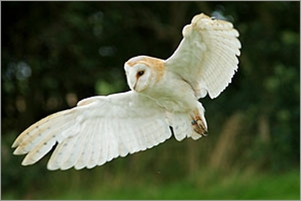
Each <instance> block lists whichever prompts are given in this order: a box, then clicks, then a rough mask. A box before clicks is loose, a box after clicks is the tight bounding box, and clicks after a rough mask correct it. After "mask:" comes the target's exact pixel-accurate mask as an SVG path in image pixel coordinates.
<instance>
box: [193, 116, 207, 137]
mask: <svg viewBox="0 0 301 201" xmlns="http://www.w3.org/2000/svg"><path fill="white" fill-rule="evenodd" d="M191 125H192V127H193V129H194V131H195V132H197V133H199V134H201V135H203V136H207V135H208V134H207V133H208V131H207V128H206V126H205V124H204V122H203V121H202V119H201V118H200V116H196V117H195V119H193V120H192V121H191Z"/></svg>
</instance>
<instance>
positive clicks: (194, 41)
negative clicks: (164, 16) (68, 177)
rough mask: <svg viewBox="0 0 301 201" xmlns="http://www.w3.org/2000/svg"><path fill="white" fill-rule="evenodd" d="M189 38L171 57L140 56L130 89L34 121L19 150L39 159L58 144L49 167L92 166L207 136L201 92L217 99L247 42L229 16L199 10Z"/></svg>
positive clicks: (133, 63)
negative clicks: (168, 142) (173, 141)
mask: <svg viewBox="0 0 301 201" xmlns="http://www.w3.org/2000/svg"><path fill="white" fill-rule="evenodd" d="M182 33H183V37H184V38H183V40H182V41H181V43H180V45H179V47H178V48H177V50H176V51H175V53H174V54H173V55H172V56H171V57H170V58H169V59H167V60H161V59H157V58H153V57H148V56H138V57H134V58H132V59H130V60H128V61H127V62H126V63H125V65H124V69H125V72H126V76H127V82H128V85H129V87H130V89H131V90H130V91H128V92H125V93H119V94H113V95H109V96H96V97H91V98H87V99H84V100H82V101H80V102H79V103H78V104H77V106H76V107H74V108H72V109H69V110H65V111H61V112H57V113H55V114H53V115H50V116H48V117H46V118H44V119H42V120H40V121H38V122H37V123H35V124H33V125H32V126H30V127H29V128H28V129H26V130H25V131H24V132H22V133H21V134H20V136H19V137H18V138H17V139H16V140H15V142H14V143H13V145H12V147H17V148H16V150H15V151H14V154H17V155H19V154H27V155H26V157H25V158H24V160H23V162H22V165H30V164H34V163H35V162H37V161H38V160H40V159H41V158H42V157H43V156H44V155H46V154H47V153H48V152H49V151H50V150H51V149H52V147H53V146H54V145H55V144H58V145H57V147H56V148H55V150H54V152H53V154H52V156H51V158H50V160H49V162H48V165H47V168H48V169H50V170H56V169H62V170H65V169H69V168H71V167H74V168H75V169H82V168H85V167H86V168H93V167H95V166H97V165H103V164H104V163H106V162H108V161H110V160H112V159H114V158H116V157H118V156H122V157H124V156H126V155H127V154H132V153H135V152H138V151H142V150H145V149H148V148H151V147H153V146H156V145H158V144H159V143H162V142H164V141H165V140H166V139H168V138H170V137H171V134H172V132H171V130H170V126H171V127H172V128H173V133H174V136H175V138H176V139H177V140H178V141H181V140H183V139H184V138H185V137H191V138H192V139H195V140H196V139H199V138H200V137H202V136H206V132H207V123H206V119H205V116H204V108H203V106H202V104H201V103H200V102H198V99H199V98H202V97H205V96H206V94H207V93H208V94H209V96H210V97H211V98H215V97H217V96H218V95H219V94H220V93H221V92H222V91H223V90H224V89H225V88H226V87H227V86H228V84H229V83H230V82H231V79H232V77H233V75H234V74H235V72H236V70H237V68H238V59H237V57H236V56H239V55H240V50H239V49H240V48H241V45H240V42H239V40H238V39H237V37H238V35H239V34H238V32H237V30H235V29H234V28H233V25H232V24H231V23H230V22H226V21H222V20H213V19H211V18H210V17H208V16H206V15H204V14H200V15H196V16H195V17H194V18H193V19H192V23H191V24H189V25H186V26H185V27H184V28H183V32H182Z"/></svg>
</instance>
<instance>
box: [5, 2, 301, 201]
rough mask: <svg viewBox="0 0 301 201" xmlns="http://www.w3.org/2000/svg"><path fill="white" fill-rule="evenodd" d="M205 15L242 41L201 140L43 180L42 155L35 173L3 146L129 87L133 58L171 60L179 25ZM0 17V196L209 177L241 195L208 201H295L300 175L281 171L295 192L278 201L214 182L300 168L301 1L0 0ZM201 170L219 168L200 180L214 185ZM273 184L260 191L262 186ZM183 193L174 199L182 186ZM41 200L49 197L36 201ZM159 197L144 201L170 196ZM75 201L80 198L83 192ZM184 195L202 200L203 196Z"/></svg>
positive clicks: (205, 101) (209, 107) (172, 142)
mask: <svg viewBox="0 0 301 201" xmlns="http://www.w3.org/2000/svg"><path fill="white" fill-rule="evenodd" d="M201 12H204V13H206V14H208V15H216V16H220V17H221V16H222V17H224V18H226V19H227V20H229V21H231V22H233V23H234V26H235V27H236V28H237V29H238V30H239V32H240V40H241V42H242V50H241V52H242V55H241V56H240V65H239V70H238V72H237V74H236V75H235V76H234V79H233V80H232V84H231V85H230V86H229V87H228V88H227V89H226V91H225V92H223V93H222V94H221V96H219V97H218V98H217V99H215V100H210V99H209V98H208V97H207V98H205V99H202V100H201V101H202V103H203V105H204V106H205V108H206V117H207V121H208V124H209V131H210V136H209V137H207V138H206V139H204V140H200V141H192V140H191V139H188V140H184V141H183V142H181V143H178V142H176V140H174V139H170V140H168V141H167V142H165V143H164V145H162V146H161V145H160V146H158V147H155V148H153V149H151V150H148V151H145V152H141V153H137V154H134V155H131V156H127V157H126V158H119V159H115V160H113V161H112V162H109V163H108V164H106V165H104V166H101V167H97V168H94V169H92V170H81V171H75V170H68V171H54V172H50V171H48V170H47V169H46V162H47V159H48V158H49V155H48V156H46V157H45V158H44V159H42V160H41V162H40V163H38V164H36V165H34V166H30V167H22V166H21V165H20V163H21V160H22V157H17V156H13V155H12V152H13V150H12V149H11V148H10V146H11V144H12V143H13V141H14V139H15V138H16V137H17V135H18V134H19V133H21V132H22V131H23V130H24V129H25V128H27V127H28V126H29V125H31V124H32V123H34V122H36V121H37V120H39V119H40V118H42V117H45V116H46V115H49V114H51V113H53V112H56V111H59V110H62V109H67V108H70V107H73V106H74V105H75V104H76V102H77V101H78V100H80V99H82V98H86V97H90V96H93V95H97V94H101V95H106V94H109V93H116V92H120V91H126V90H128V86H127V84H126V79H125V75H124V71H123V63H124V62H125V61H126V60H127V59H129V58H131V57H133V56H136V55H150V56H155V57H159V58H163V59H165V58H168V57H169V56H170V55H171V54H172V53H173V51H174V50H175V48H176V47H177V45H178V44H179V41H180V40H181V38H182V35H181V30H182V28H183V26H184V25H186V24H188V23H190V20H191V19H192V17H193V16H194V15H196V14H198V13H201ZM1 19H2V21H1V26H2V27H1V29H2V33H1V37H2V38H1V45H2V47H1V95H2V102H1V108H2V109H1V115H2V116H1V117H2V118H1V119H2V121H1V125H2V126H1V132H2V135H1V136H2V140H1V156H2V157H1V159H2V160H1V162H2V168H1V171H2V172H1V174H2V175H1V176H2V177H1V178H2V180H1V188H2V196H3V197H4V198H7V199H9V198H14V199H34V198H39V199H45V198H48V199H52V197H51V195H52V194H53V195H55V198H58V199H60V198H62V199H65V198H66V199H68V198H71V199H72V198H74V197H72V196H70V197H69V196H68V195H66V197H64V196H63V192H64V190H65V189H68V191H67V192H68V193H72V192H73V191H77V194H78V193H80V191H81V190H83V192H86V190H87V189H90V190H91V189H95V192H97V187H99V188H100V189H103V188H105V186H109V187H110V186H119V187H120V188H122V186H121V185H120V184H124V185H126V183H127V182H129V183H131V184H132V186H135V185H136V186H141V185H142V186H143V185H144V186H145V187H148V185H147V184H153V185H158V186H164V184H166V185H171V184H172V183H175V185H177V184H178V182H179V181H183V180H184V181H187V180H193V183H198V182H201V183H202V182H203V183H202V184H204V181H203V180H205V181H206V182H208V183H209V184H210V182H213V183H212V184H210V186H213V187H214V186H215V187H216V192H217V194H218V192H219V191H223V190H225V189H226V190H227V191H228V190H229V191H231V190H232V191H231V192H232V193H234V194H235V193H237V196H233V197H231V196H230V197H227V196H226V195H225V197H223V195H224V194H223V193H220V194H218V195H221V197H213V199H227V198H229V199H269V198H270V199H277V198H283V199H295V197H289V195H292V193H291V191H290V190H292V189H295V190H296V191H297V190H299V182H297V181H298V180H290V178H291V177H294V176H296V175H298V174H297V173H296V174H294V176H291V174H290V173H287V174H286V175H290V176H289V177H288V180H290V181H294V182H295V185H293V186H294V187H292V188H290V187H289V188H285V189H290V190H287V191H284V190H283V191H281V195H279V194H276V195H279V197H275V196H273V195H275V194H273V193H271V196H269V197H267V196H265V195H264V194H262V193H261V194H256V193H255V195H254V196H250V197H243V196H242V197H239V195H238V194H239V192H238V191H237V189H235V188H236V185H240V183H239V182H238V183H237V184H236V183H235V185H232V186H231V185H230V187H228V188H226V187H225V186H223V185H219V182H221V181H222V180H223V179H222V178H223V177H225V176H227V175H234V177H235V174H237V172H238V173H243V172H248V173H250V174H252V175H257V176H258V175H262V174H264V173H269V175H275V178H276V177H278V175H280V176H279V177H281V173H282V172H290V171H292V170H295V169H299V164H300V160H299V158H300V124H299V122H300V97H299V96H300V85H299V83H300V47H299V46H300V3H299V2H256V3H255V2H1ZM208 170H213V172H216V173H211V174H209V173H208V174H209V175H215V177H213V178H211V177H210V178H211V179H210V180H208V179H207V180H206V178H204V177H206V174H200V173H202V172H207V171H208ZM258 173H260V174H258ZM207 176H208V175H207ZM298 176H299V175H298ZM272 177H273V176H271V177H270V178H268V179H267V180H265V181H262V180H260V179H259V183H264V184H265V185H266V186H268V185H269V184H270V183H271V182H270V181H271V178H272ZM246 178H248V180H247V181H242V183H243V185H245V184H246V183H248V182H249V183H248V185H249V184H250V185H252V181H251V180H252V177H246ZM254 178H255V177H254ZM298 178H299V177H298ZM282 179H283V180H281V181H284V182H286V181H287V180H286V179H285V178H283V177H282ZM239 181H241V180H239ZM287 182H288V183H289V181H287ZM184 183H185V182H184ZM188 183H189V182H188ZM291 183H293V182H291ZM215 184H216V185H215ZM179 185H180V187H176V188H175V189H177V191H180V190H181V189H183V190H185V189H186V188H185V187H183V186H181V185H182V184H179ZM204 185H205V184H204ZM246 185H247V184H246ZM248 185H247V186H248ZM255 186H257V185H255ZM255 186H254V185H253V187H252V188H255ZM202 187H203V188H206V186H202ZM297 187H298V188H297ZM133 188H134V189H135V187H133ZM188 188H189V186H188ZM218 188H220V189H218ZM230 188H231V189H230ZM252 188H251V189H252ZM258 188H263V187H262V185H261V186H258ZM267 188H268V187H267ZM107 189H108V188H107ZM140 189H143V187H141V188H140ZM163 189H164V188H163ZM212 189H214V188H212ZM107 191H108V192H111V191H109V190H107ZM134 191H135V190H134ZM267 191H269V192H273V191H272V189H267ZM101 192H103V191H101ZM129 192H132V191H130V190H129ZM252 192H256V190H254V191H252ZM252 192H251V191H249V193H251V194H252ZM43 193H44V194H47V193H48V194H47V196H45V197H43V195H42V194H43ZM89 193H91V192H90V191H89ZM120 193H121V194H120V197H118V198H121V199H122V198H128V197H127V196H126V195H127V193H126V192H124V191H120ZM157 193H158V196H151V195H150V196H149V197H144V199H151V198H162V199H176V197H169V196H164V195H163V194H162V192H161V193H160V192H157ZM192 193H193V192H192ZM171 194H174V193H171ZM204 194H205V193H204ZM285 194H287V196H286V195H285ZM296 194H298V195H300V194H299V192H296V193H295V194H294V195H296ZM96 195H99V194H96ZM122 195H125V196H124V197H123V196H122ZM184 195H185V194H184ZM266 195H270V194H269V193H267V194H266ZM59 196H63V197H59ZM161 196H162V197H161ZM197 196H200V197H197ZM79 197H80V198H81V199H85V198H86V197H85V196H84V194H83V195H81V196H79ZM99 197H102V196H101V195H99ZM89 198H91V199H97V197H94V196H88V197H87V199H89ZM110 198H114V197H110ZM110 198H108V199H110ZM115 198H116V197H115ZM179 198H181V199H185V197H181V196H180V197H179ZM189 198H194V199H202V198H203V199H207V197H206V195H203V196H202V194H196V197H195V196H188V197H187V199H189ZM208 199H210V198H208Z"/></svg>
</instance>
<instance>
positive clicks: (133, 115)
mask: <svg viewBox="0 0 301 201" xmlns="http://www.w3.org/2000/svg"><path fill="white" fill-rule="evenodd" d="M170 136H171V131H170V129H169V123H168V120H167V119H166V117H165V113H164V111H162V109H161V108H160V107H158V106H157V105H156V104H155V103H154V102H153V101H152V100H150V99H148V98H146V97H142V96H141V95H139V94H137V93H135V92H125V93H120V94H114V95H110V96H96V97H92V98H88V99H84V100H82V101H80V102H79V103H78V105H77V106H76V107H74V108H72V109H69V110H65V111H61V112H58V113H55V114H53V115H50V116H48V117H46V118H44V119H42V120H40V121H38V122H37V123H35V124H33V125H32V126H30V127H29V128H28V129H26V130H25V131H24V132H23V133H22V134H21V135H20V136H19V137H18V138H17V139H16V140H15V142H14V143H13V145H12V147H17V149H16V150H15V151H14V154H17V155H20V154H27V155H26V157H25V158H24V160H23V162H22V165H30V164H33V163H35V162H37V161H38V160H40V159H41V158H42V157H43V156H44V155H46V154H47V153H48V152H49V151H50V150H51V149H52V147H53V146H54V145H55V144H57V143H58V145H57V147H56V148H55V150H54V152H53V154H52V156H51V158H50V160H49V162H48V165H47V168H48V169H50V170H55V169H62V170H65V169H68V168H71V167H75V169H81V168H84V167H87V168H93V167H95V166H96V165H102V164H104V163H105V162H107V161H110V160H112V159H113V158H116V157H118V156H126V155H127V154H128V153H134V152H137V151H141V150H145V149H147V148H151V147H153V146H155V145H158V144H159V143H161V142H163V141H165V140H166V139H168V138H170Z"/></svg>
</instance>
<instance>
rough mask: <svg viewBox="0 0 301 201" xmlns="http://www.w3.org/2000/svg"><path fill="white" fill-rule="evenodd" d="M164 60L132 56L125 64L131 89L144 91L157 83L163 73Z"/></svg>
mask: <svg viewBox="0 0 301 201" xmlns="http://www.w3.org/2000/svg"><path fill="white" fill-rule="evenodd" d="M163 68H164V62H163V60H160V59H156V58H153V57H148V56H137V57H134V58H131V59H130V60H128V61H127V62H125V64H124V70H125V73H126V78H127V82H128V85H129V87H130V88H131V90H134V91H136V92H142V91H144V90H146V89H147V88H148V87H150V86H153V85H154V84H155V83H157V82H158V81H159V80H160V79H161V77H162V75H163Z"/></svg>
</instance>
